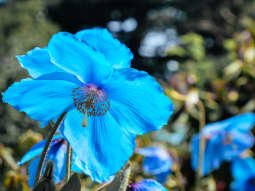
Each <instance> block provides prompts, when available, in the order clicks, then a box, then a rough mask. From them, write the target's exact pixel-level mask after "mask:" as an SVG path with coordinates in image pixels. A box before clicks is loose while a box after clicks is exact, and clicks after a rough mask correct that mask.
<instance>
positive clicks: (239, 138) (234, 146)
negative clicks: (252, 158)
mask: <svg viewBox="0 0 255 191" xmlns="http://www.w3.org/2000/svg"><path fill="white" fill-rule="evenodd" d="M229 134H230V135H229V136H230V137H231V141H230V143H227V144H223V145H222V147H221V148H222V150H223V152H222V154H223V155H222V158H224V160H228V161H231V160H233V159H234V158H236V157H238V156H239V155H240V154H241V153H242V152H243V151H245V150H246V149H249V148H251V147H252V146H253V144H254V137H253V135H252V133H251V132H247V133H246V132H243V131H241V132H240V131H237V130H232V131H231V132H230V133H229Z"/></svg>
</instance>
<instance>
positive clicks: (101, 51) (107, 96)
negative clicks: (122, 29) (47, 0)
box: [3, 29, 173, 182]
mask: <svg viewBox="0 0 255 191" xmlns="http://www.w3.org/2000/svg"><path fill="white" fill-rule="evenodd" d="M17 58H18V60H19V62H20V63H21V65H22V66H23V67H24V68H26V69H27V71H28V73H29V74H30V76H31V77H32V79H24V80H22V81H21V82H16V83H14V84H13V85H12V86H11V87H9V89H8V90H7V91H6V92H5V93H4V94H3V101H4V102H7V103H9V104H11V105H12V106H14V107H15V108H16V109H17V110H19V111H24V112H26V113H27V115H29V116H30V117H31V118H32V119H35V120H38V121H40V122H42V124H41V126H44V125H46V124H47V123H48V122H49V121H50V120H56V119H57V118H58V117H59V116H60V115H61V114H62V113H63V112H67V114H66V117H65V119H64V122H63V125H62V128H61V129H60V131H61V133H62V135H64V136H65V138H66V139H67V141H68V142H69V143H70V144H71V146H72V148H73V150H74V152H75V153H77V155H78V156H79V158H80V159H81V160H82V162H83V163H84V165H86V169H87V174H88V175H90V176H91V178H92V180H95V181H98V182H103V181H107V180H108V179H109V177H110V176H112V175H114V174H115V173H116V172H117V171H118V170H119V169H120V168H121V167H122V166H124V164H125V163H126V162H127V160H128V159H129V158H130V156H131V155H132V153H133V151H134V149H135V138H136V135H137V134H139V135H142V134H144V133H147V132H150V131H153V130H158V129H160V128H161V127H162V126H163V125H165V124H167V121H168V118H169V117H170V115H171V114H172V112H173V104H172V102H171V101H170V100H169V98H168V97H167V96H165V95H164V92H163V90H162V88H161V87H160V85H159V84H158V83H157V81H156V80H155V79H154V78H152V77H150V76H149V75H148V74H147V73H146V72H143V71H138V70H136V69H132V68H129V67H130V62H131V59H132V58H133V55H132V53H131V52H130V50H129V49H128V48H127V47H126V46H125V45H123V44H121V43H120V42H119V41H118V40H117V39H114V38H113V37H112V35H111V34H110V33H109V32H108V31H107V30H105V29H90V30H83V31H80V32H78V33H76V34H74V35H72V34H70V33H64V32H61V33H58V34H56V35H54V36H53V37H52V38H51V40H50V42H49V44H48V46H47V47H46V48H42V49H41V48H35V49H33V50H32V51H30V52H28V53H27V54H26V55H24V56H18V57H17ZM84 126H87V127H86V128H84Z"/></svg>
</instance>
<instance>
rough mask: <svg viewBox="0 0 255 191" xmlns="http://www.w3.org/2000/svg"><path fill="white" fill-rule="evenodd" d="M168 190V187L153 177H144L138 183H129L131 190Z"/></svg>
mask: <svg viewBox="0 0 255 191" xmlns="http://www.w3.org/2000/svg"><path fill="white" fill-rule="evenodd" d="M152 190H153V191H167V189H166V188H165V187H164V186H162V185H161V184H160V183H158V182H157V181H155V180H152V179H144V180H142V181H140V182H138V183H136V184H131V185H129V191H152Z"/></svg>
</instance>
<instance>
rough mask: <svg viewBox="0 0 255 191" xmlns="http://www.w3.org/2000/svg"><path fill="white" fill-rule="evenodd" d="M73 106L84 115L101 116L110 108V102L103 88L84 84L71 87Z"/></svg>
mask: <svg viewBox="0 0 255 191" xmlns="http://www.w3.org/2000/svg"><path fill="white" fill-rule="evenodd" d="M72 96H73V101H74V105H75V107H76V108H77V109H78V110H79V111H80V112H81V113H84V115H88V116H102V115H105V114H106V112H107V111H108V110H109V108H110V102H109V100H108V99H107V94H106V93H105V91H104V90H102V89H99V88H97V87H96V86H94V85H84V86H81V87H78V88H75V89H73V92H72Z"/></svg>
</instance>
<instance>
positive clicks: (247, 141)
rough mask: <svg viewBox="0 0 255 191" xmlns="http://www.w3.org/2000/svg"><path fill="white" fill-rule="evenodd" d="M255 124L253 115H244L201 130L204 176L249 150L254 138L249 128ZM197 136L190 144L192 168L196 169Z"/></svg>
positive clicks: (197, 154) (197, 153) (198, 137)
mask: <svg viewBox="0 0 255 191" xmlns="http://www.w3.org/2000/svg"><path fill="white" fill-rule="evenodd" d="M254 124H255V114H253V113H245V114H241V115H237V116H235V117H232V118H229V119H226V120H224V121H220V122H216V123H211V124H208V125H206V126H205V127H204V128H203V131H202V136H203V137H204V139H205V140H206V145H205V153H204V166H203V173H204V175H206V174H208V173H210V172H211V171H213V170H215V169H217V168H219V166H220V164H221V163H222V161H232V160H233V159H235V158H236V157H238V156H239V155H240V154H241V153H242V152H243V151H245V150H246V149H248V148H251V147H252V146H253V143H254V137H253V135H252V133H251V131H250V130H251V128H252V127H253V126H254ZM199 139H200V136H199V135H198V134H196V135H194V136H193V138H192V143H191V152H192V160H191V163H192V168H193V169H197V166H198V156H199Z"/></svg>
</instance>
